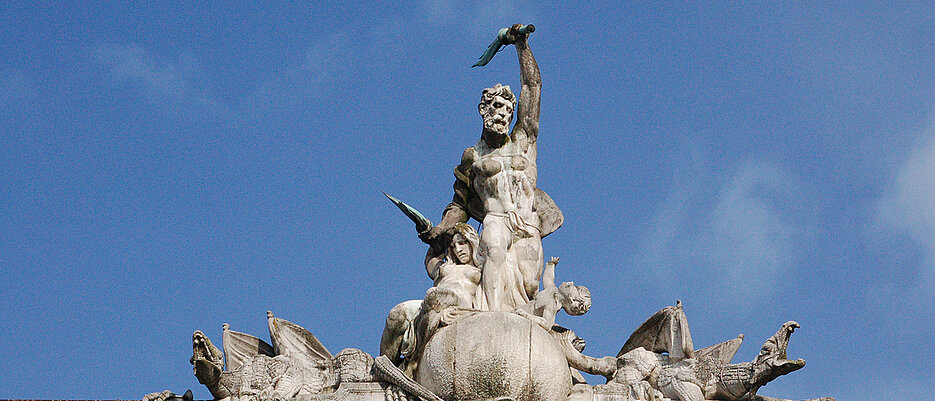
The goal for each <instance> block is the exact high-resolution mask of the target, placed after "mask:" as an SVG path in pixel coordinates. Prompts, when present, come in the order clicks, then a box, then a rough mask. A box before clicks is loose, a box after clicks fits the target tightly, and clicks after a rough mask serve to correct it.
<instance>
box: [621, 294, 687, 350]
mask: <svg viewBox="0 0 935 401" xmlns="http://www.w3.org/2000/svg"><path fill="white" fill-rule="evenodd" d="M640 347H643V348H644V349H646V350H647V351H652V352H656V353H663V352H667V353H668V354H669V357H670V358H672V359H673V360H675V361H677V360H681V359H684V358H692V357H693V356H694V350H693V347H694V346H693V345H692V336H691V332H690V331H689V329H688V318H686V317H685V313H684V312H682V302H681V301H678V302H677V303H676V305H675V306H667V307H665V308H663V309H662V310H660V311H659V312H656V313H655V314H653V315H652V316H650V317H649V319H646V321H645V322H643V324H641V325H640V327H639V328H637V329H636V331H634V332H633V334H631V335H630V338H629V339H627V342H626V343H625V344H623V348H620V352H618V353H617V357H620V356H621V355H623V354H626V353H627V352H630V351H632V350H634V349H637V348H640Z"/></svg>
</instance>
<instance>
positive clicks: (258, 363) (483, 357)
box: [144, 25, 805, 401]
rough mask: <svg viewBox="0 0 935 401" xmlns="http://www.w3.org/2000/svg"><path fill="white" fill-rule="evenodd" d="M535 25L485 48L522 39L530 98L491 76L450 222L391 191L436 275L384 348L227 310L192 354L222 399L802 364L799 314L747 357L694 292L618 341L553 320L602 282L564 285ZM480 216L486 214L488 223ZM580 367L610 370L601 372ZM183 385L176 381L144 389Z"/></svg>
mask: <svg viewBox="0 0 935 401" xmlns="http://www.w3.org/2000/svg"><path fill="white" fill-rule="evenodd" d="M534 31H535V28H534V27H533V26H532V25H526V26H523V25H514V26H513V27H511V28H504V29H502V30H500V32H499V33H498V36H497V39H496V41H494V43H493V44H492V45H491V47H490V49H488V52H487V53H486V54H485V59H484V60H482V61H481V62H478V64H479V65H483V64H486V62H487V61H489V59H490V58H491V57H492V56H493V55H494V54H495V53H496V51H497V50H499V49H500V48H501V47H502V46H505V45H512V46H514V47H515V49H516V53H517V55H518V58H519V66H520V82H521V85H522V88H521V90H520V96H519V99H517V98H516V97H515V96H514V95H513V92H512V91H511V90H510V88H509V87H508V86H502V85H499V84H498V85H496V86H494V87H492V88H488V89H485V90H484V91H483V93H482V95H481V100H480V103H479V104H478V112H479V114H480V115H481V117H482V119H483V129H482V133H481V138H480V140H478V141H477V143H476V144H474V146H472V147H469V148H467V149H466V150H465V151H464V153H463V155H462V156H461V162H460V163H459V164H458V165H457V167H456V168H455V169H454V175H455V182H454V196H453V200H452V202H451V203H450V204H449V205H448V206H447V207H446V208H445V209H444V212H443V214H442V218H441V221H440V222H439V223H438V224H437V225H433V224H432V222H431V221H429V220H428V219H427V218H425V217H424V216H423V215H422V214H421V213H419V212H418V211H416V210H415V209H413V208H411V207H409V206H408V205H406V204H405V203H403V202H401V201H399V200H398V199H396V198H393V197H391V196H389V195H387V196H388V197H389V198H390V199H391V200H392V201H393V203H394V204H396V205H397V207H399V208H400V209H401V210H402V211H403V212H404V213H405V214H406V215H407V216H409V217H410V218H411V219H412V220H413V222H414V223H415V225H416V230H417V232H418V235H419V238H420V239H421V240H422V241H423V242H425V243H426V244H427V245H428V250H427V252H426V256H425V260H424V263H425V268H426V272H427V273H428V276H429V277H430V278H431V279H432V280H433V281H434V285H433V286H432V287H431V288H429V289H428V291H426V294H425V297H424V298H423V299H422V300H410V301H405V302H402V303H400V304H398V305H396V306H395V307H394V308H392V309H391V310H390V311H389V314H388V317H387V319H386V325H385V328H384V331H383V336H382V338H381V342H380V355H379V356H378V357H376V358H374V357H372V356H370V355H368V354H367V353H365V352H363V351H360V350H356V349H345V350H343V351H341V352H339V353H338V354H337V355H332V354H331V353H330V352H329V351H328V350H327V348H326V347H325V346H324V345H322V344H321V343H320V342H319V341H318V339H316V338H315V336H314V335H312V334H311V333H309V332H308V331H307V330H305V329H304V328H302V327H300V326H298V325H295V324H293V323H291V322H288V321H286V320H283V319H280V318H277V317H275V316H273V314H272V313H270V312H267V319H268V324H269V334H270V340H271V344H270V343H267V342H265V341H263V340H261V339H259V338H257V337H254V336H251V335H248V334H245V333H239V332H235V331H232V330H230V328H229V326H228V325H226V324H225V325H224V327H223V351H221V350H220V349H218V348H217V347H215V346H214V345H213V344H212V342H211V341H210V340H209V339H208V337H207V336H205V335H204V333H202V332H201V331H196V332H195V333H194V335H193V337H192V345H193V355H192V357H191V363H192V365H193V367H194V373H195V376H196V377H197V378H198V380H199V382H200V383H202V384H204V385H205V386H207V388H208V389H209V391H210V392H211V395H212V396H213V397H214V398H215V399H216V400H273V399H299V400H312V399H314V400H343V399H349V400H353V401H364V400H367V401H371V400H372V401H400V400H412V401H417V400H422V401H440V400H444V401H468V400H515V401H564V400H568V401H601V400H608V401H631V400H658V401H664V400H665V401H703V400H770V398H767V397H762V396H759V395H757V391H758V390H759V388H760V387H762V386H763V385H765V384H766V383H768V382H769V381H771V380H773V379H775V378H777V377H779V376H781V375H785V374H787V373H790V372H793V371H795V370H798V369H800V368H802V367H803V366H804V365H805V361H803V360H801V359H797V360H788V359H787V357H786V346H787V345H788V342H789V338H790V336H791V334H792V332H793V331H794V330H795V329H797V328H798V327H799V325H798V324H797V323H796V322H793V321H790V322H786V323H785V324H783V325H782V326H781V327H780V329H779V331H778V332H777V333H776V334H775V335H773V336H772V337H770V338H769V339H767V340H766V342H765V343H764V344H763V347H762V349H761V351H760V353H759V354H758V355H757V356H756V357H755V358H754V359H753V360H752V361H750V362H744V363H732V359H733V357H734V354H735V353H736V352H737V350H738V348H739V346H740V343H741V341H742V339H743V336H739V337H737V338H734V339H731V340H728V341H725V342H723V343H720V344H716V345H713V346H709V347H706V348H702V349H697V350H696V349H694V345H693V343H692V338H691V333H690V331H689V327H688V321H687V319H686V317H685V314H684V312H683V310H682V305H681V302H677V303H676V305H675V306H670V307H666V308H664V309H662V310H660V311H659V312H657V313H656V314H654V315H653V316H651V317H650V318H649V319H647V320H646V322H644V323H643V324H642V325H641V326H640V327H639V328H637V329H636V331H634V333H633V334H632V335H631V336H630V338H629V339H628V340H627V341H626V343H625V344H624V346H623V348H621V350H620V352H619V353H618V354H617V355H616V356H604V357H599V358H595V357H590V356H587V355H585V354H583V353H582V351H583V350H584V340H582V339H581V338H579V337H577V336H576V335H575V334H574V332H573V331H571V330H569V329H567V328H564V327H561V326H557V325H555V315H556V314H557V313H559V311H561V310H564V311H565V313H567V314H569V315H572V316H579V315H583V314H585V313H586V312H587V311H588V310H589V308H590V306H591V295H590V292H589V291H588V289H587V288H586V287H584V286H580V285H575V284H574V283H573V282H565V283H561V284H559V285H556V283H555V270H556V265H557V264H558V262H559V260H558V258H551V259H550V260H549V261H548V262H546V263H544V257H543V250H542V239H543V238H544V237H546V236H547V235H549V234H550V233H552V232H553V231H555V230H556V229H557V228H558V227H559V226H561V225H562V222H563V219H564V218H563V215H562V212H561V210H560V209H559V208H558V207H557V206H556V205H555V202H553V201H552V199H551V198H550V197H549V196H548V195H547V194H546V193H545V192H544V191H542V190H541V189H540V188H539V186H538V184H537V165H536V143H537V137H538V133H539V96H540V91H541V79H540V76H539V68H538V65H537V64H536V60H535V58H534V57H533V54H532V50H531V49H530V48H529V45H528V43H527V41H528V36H529V34H530V33H532V32H534ZM514 117H515V119H516V123H515V125H514V126H513V128H512V130H511V129H510V124H511V122H512V121H513V119H514ZM471 219H473V220H476V221H478V222H481V223H482V225H483V226H482V227H483V229H482V230H481V231H480V233H478V232H477V231H476V230H475V229H474V227H472V226H471V225H470V224H468V222H469V221H470V220H471ZM580 372H586V373H589V374H593V375H600V376H604V377H605V378H606V379H607V382H606V383H605V384H598V385H590V384H588V383H586V381H585V379H584V377H583V376H582V375H581V374H580ZM185 397H187V399H190V398H191V393H187V394H186V396H182V397H181V398H185ZM171 398H179V396H176V395H174V394H172V393H171V392H168V391H166V392H163V393H153V394H150V395H147V396H146V397H144V399H145V400H146V401H155V400H166V399H171Z"/></svg>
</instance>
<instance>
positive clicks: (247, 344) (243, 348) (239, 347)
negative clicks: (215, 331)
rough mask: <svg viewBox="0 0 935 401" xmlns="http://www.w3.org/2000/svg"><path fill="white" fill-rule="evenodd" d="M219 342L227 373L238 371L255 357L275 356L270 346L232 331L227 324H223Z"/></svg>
mask: <svg viewBox="0 0 935 401" xmlns="http://www.w3.org/2000/svg"><path fill="white" fill-rule="evenodd" d="M221 340H222V341H223V343H224V360H225V361H226V363H227V371H228V372H230V371H233V370H237V369H239V368H240V367H241V366H243V365H244V363H246V362H248V361H250V360H252V359H253V358H255V357H256V356H257V355H266V356H270V357H272V356H276V353H275V351H274V350H273V346H272V345H269V344H267V343H266V341H263V340H261V339H259V338H256V337H254V336H251V335H249V334H246V333H241V332H238V331H233V330H231V329H230V325H229V324H227V323H224V334H223V335H222V337H221Z"/></svg>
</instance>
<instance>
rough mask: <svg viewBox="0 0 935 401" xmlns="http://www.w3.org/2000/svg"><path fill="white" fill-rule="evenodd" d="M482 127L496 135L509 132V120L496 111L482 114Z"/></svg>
mask: <svg viewBox="0 0 935 401" xmlns="http://www.w3.org/2000/svg"><path fill="white" fill-rule="evenodd" d="M484 129H485V130H487V131H490V132H492V133H496V134H497V135H509V134H510V120H509V119H507V118H505V117H503V116H502V115H499V114H497V113H487V114H485V115H484Z"/></svg>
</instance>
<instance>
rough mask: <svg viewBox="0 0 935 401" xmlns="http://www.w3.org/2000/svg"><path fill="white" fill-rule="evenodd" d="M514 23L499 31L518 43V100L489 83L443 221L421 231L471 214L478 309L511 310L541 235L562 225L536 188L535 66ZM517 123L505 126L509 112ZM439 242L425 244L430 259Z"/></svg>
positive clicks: (436, 233)
mask: <svg viewBox="0 0 935 401" xmlns="http://www.w3.org/2000/svg"><path fill="white" fill-rule="evenodd" d="M521 28H522V25H519V24H517V25H514V26H513V27H511V28H510V29H509V31H507V32H506V34H505V35H501V39H502V40H503V41H504V43H506V44H512V45H513V46H514V47H515V48H516V53H517V55H518V57H519V66H520V81H521V83H522V89H521V92H520V97H519V102H518V104H517V102H516V98H515V96H514V95H513V93H512V92H511V91H510V88H509V87H508V86H502V85H499V84H498V85H496V86H494V87H492V88H487V89H485V90H484V91H483V94H482V95H481V101H480V104H478V106H477V110H478V112H479V113H480V115H481V117H483V122H484V125H483V132H482V134H481V138H480V140H479V141H478V142H477V144H475V145H474V146H473V147H470V148H468V149H467V150H465V151H464V154H463V155H462V156H461V163H460V165H459V166H458V167H457V168H455V171H454V174H455V178H456V180H455V184H454V190H455V194H454V199H453V200H452V202H451V204H449V205H448V207H447V208H445V211H444V214H443V216H442V221H441V222H440V223H439V224H438V225H437V226H435V227H433V228H432V229H431V230H428V231H426V232H424V233H421V234H420V238H422V240H423V241H425V242H426V243H428V244H433V243H438V242H440V241H442V238H445V237H446V236H448V237H450V236H451V235H452V234H453V231H452V230H453V227H454V225H455V224H457V223H462V222H466V221H467V220H468V219H469V218H474V219H476V220H478V221H481V222H482V223H483V231H481V233H480V256H481V258H482V260H481V263H480V266H481V268H482V278H481V288H482V290H483V294H484V296H483V297H482V298H483V299H482V300H481V302H480V305H479V309H481V310H492V311H512V310H513V309H515V308H516V307H517V306H521V305H524V304H525V303H527V302H529V300H530V299H532V298H533V297H534V296H535V295H536V292H537V291H538V289H539V278H540V276H541V274H542V262H543V261H542V237H544V236H546V235H548V234H549V233H551V232H552V231H554V230H555V229H557V228H558V226H560V225H561V223H562V220H563V217H562V214H561V211H560V210H559V209H558V207H556V206H555V204H554V202H552V200H551V199H550V198H549V197H548V195H546V194H545V192H542V191H541V190H539V189H538V188H537V187H536V176H537V166H536V140H537V137H538V134H539V95H540V92H541V87H542V82H541V79H540V77H539V67H538V65H537V64H536V59H535V58H534V57H533V55H532V51H531V50H530V49H529V45H528V44H527V37H528V35H529V34H528V33H521V32H522V29H521ZM514 108H515V110H516V117H517V119H516V124H515V126H514V127H513V130H512V132H510V122H511V121H512V119H513V111H514ZM436 248H438V247H432V248H430V249H429V255H426V257H427V258H428V257H430V256H431V254H432V253H433V252H438V250H437V249H436Z"/></svg>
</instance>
